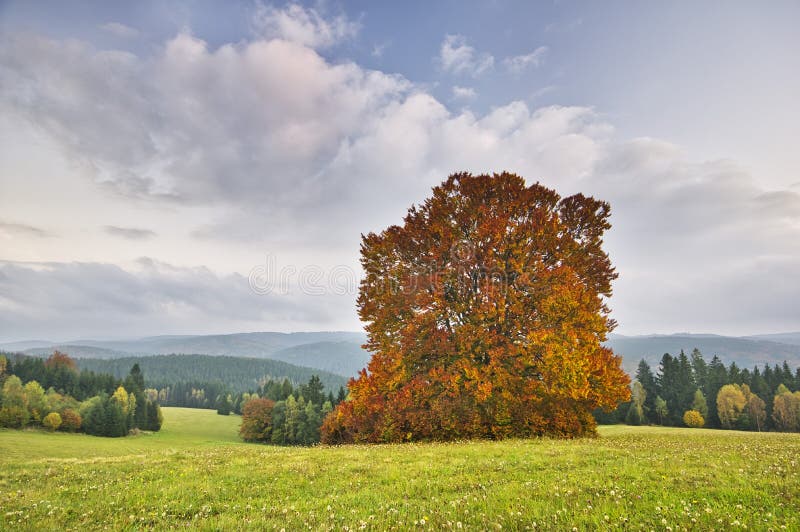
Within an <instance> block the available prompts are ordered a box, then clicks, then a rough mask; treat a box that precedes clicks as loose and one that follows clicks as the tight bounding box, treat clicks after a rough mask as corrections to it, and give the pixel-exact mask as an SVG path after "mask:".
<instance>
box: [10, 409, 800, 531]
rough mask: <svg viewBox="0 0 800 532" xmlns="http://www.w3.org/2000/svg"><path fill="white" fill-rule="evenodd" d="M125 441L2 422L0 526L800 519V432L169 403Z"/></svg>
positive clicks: (573, 524)
mask: <svg viewBox="0 0 800 532" xmlns="http://www.w3.org/2000/svg"><path fill="white" fill-rule="evenodd" d="M164 417H165V420H164V428H163V429H162V431H161V432H159V433H157V434H141V435H138V436H132V437H127V438H120V439H110V438H99V437H93V436H86V435H78V434H63V433H54V434H50V433H45V432H40V431H13V430H0V529H4V530H10V529H14V530H17V529H19V530H26V529H29V530H42V529H103V528H107V529H111V530H117V529H136V528H158V529H162V528H183V527H186V526H191V527H197V528H201V529H232V528H257V529H273V528H274V529H277V530H280V529H286V530H299V529H314V530H316V529H336V530H354V529H377V530H382V529H392V528H396V529H406V528H410V527H426V528H427V527H432V528H448V529H462V528H465V529H492V528H493V529H500V528H503V529H511V530H526V529H543V530H550V529H552V530H571V529H573V528H577V529H578V530H586V529H617V528H618V529H637V530H638V529H647V530H651V529H654V530H678V529H684V528H686V529H697V530H707V529H733V528H739V527H741V528H749V529H756V530H768V529H773V530H781V529H786V530H798V529H800V435H798V434H776V433H761V434H759V433H745V432H734V431H711V430H691V429H672V428H654V427H627V426H613V427H602V428H601V431H600V433H601V436H600V438H597V439H585V440H573V441H560V440H550V439H539V440H512V441H503V442H463V443H448V444H405V445H380V446H343V447H311V448H298V447H272V446H264V445H255V444H245V443H242V442H240V441H239V439H238V437H237V428H238V424H239V418H237V417H235V416H230V417H222V416H218V415H216V413H215V412H213V411H208V410H188V409H180V408H165V409H164Z"/></svg>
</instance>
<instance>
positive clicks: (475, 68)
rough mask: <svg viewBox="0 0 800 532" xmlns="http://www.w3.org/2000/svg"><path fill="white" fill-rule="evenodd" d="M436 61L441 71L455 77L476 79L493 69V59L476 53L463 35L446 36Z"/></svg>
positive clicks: (487, 55) (490, 56)
mask: <svg viewBox="0 0 800 532" xmlns="http://www.w3.org/2000/svg"><path fill="white" fill-rule="evenodd" d="M438 60H439V64H440V65H441V67H442V70H444V71H445V72H449V73H451V74H456V75H467V76H472V77H477V76H480V75H481V74H483V73H484V72H486V71H488V70H491V69H492V67H494V57H493V56H492V55H490V54H486V53H483V54H479V53H478V52H476V51H475V48H473V47H472V46H469V45H468V44H467V39H466V38H465V37H464V36H463V35H446V36H445V38H444V41H443V42H442V46H441V48H440V49H439V58H438Z"/></svg>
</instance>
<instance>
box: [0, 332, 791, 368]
mask: <svg viewBox="0 0 800 532" xmlns="http://www.w3.org/2000/svg"><path fill="white" fill-rule="evenodd" d="M365 340H366V337H365V335H364V334H363V333H359V332H299V333H277V332H254V333H238V334H222V335H201V336H152V337H146V338H139V339H131V340H115V341H98V340H77V341H73V342H68V343H61V344H56V343H53V342H49V341H44V340H41V341H30V342H15V343H13V344H0V350H6V351H24V352H25V353H27V354H35V355H38V356H46V355H48V354H50V353H52V352H53V350H54V349H59V350H60V351H64V352H66V353H69V354H70V355H71V356H73V357H75V358H93V359H116V358H124V359H127V358H130V357H134V356H152V355H168V354H183V353H186V354H189V353H191V354H202V355H214V356H229V357H246V358H249V359H254V358H255V359H269V360H276V361H282V362H286V363H289V364H293V365H296V366H304V367H307V368H314V369H316V370H321V371H327V372H330V373H332V374H336V375H339V376H341V377H352V376H354V375H356V374H357V372H358V371H359V370H360V369H361V368H363V367H365V366H366V364H367V362H368V361H369V353H368V352H366V351H364V350H363V349H362V348H361V345H362V344H363V343H364V342H365ZM607 345H608V346H609V347H611V348H612V349H614V351H615V352H616V353H617V354H620V355H622V357H623V366H624V368H625V369H626V371H628V372H633V371H635V370H636V365H637V364H638V363H639V360H641V359H642V358H644V359H646V360H647V361H648V362H649V363H650V364H651V366H653V367H654V368H655V367H657V366H658V362H659V360H660V359H661V356H662V355H663V354H664V353H671V354H677V353H679V352H680V351H681V349H682V350H684V351H685V352H686V353H687V354H688V353H690V352H691V351H692V349H694V348H697V349H699V350H700V351H701V352H702V353H703V354H704V355H705V357H706V359H708V360H710V359H711V357H712V356H714V355H718V356H719V357H720V358H721V359H722V360H723V361H724V362H725V363H726V364H730V363H731V362H733V361H735V362H736V363H737V364H738V365H739V366H740V367H748V368H750V367H753V366H754V365H755V364H758V365H763V364H776V363H777V364H780V363H782V362H783V361H784V360H787V361H789V362H790V363H791V364H795V365H796V364H797V363H798V362H799V361H800V332H796V333H783V334H767V335H755V336H749V337H732V336H719V335H712V334H671V335H648V336H622V335H616V334H612V335H611V337H610V338H609V340H608V342H607Z"/></svg>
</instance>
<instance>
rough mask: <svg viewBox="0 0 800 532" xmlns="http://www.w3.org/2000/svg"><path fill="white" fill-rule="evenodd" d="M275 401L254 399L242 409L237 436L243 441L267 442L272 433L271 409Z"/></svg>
mask: <svg viewBox="0 0 800 532" xmlns="http://www.w3.org/2000/svg"><path fill="white" fill-rule="evenodd" d="M274 407H275V401H272V400H270V399H266V398H260V397H256V398H255V399H250V400H249V401H247V402H246V403H245V404H244V407H243V408H242V425H241V426H240V427H239V435H240V436H241V437H242V439H243V440H244V441H269V440H270V434H271V432H272V426H271V422H272V409H273V408H274Z"/></svg>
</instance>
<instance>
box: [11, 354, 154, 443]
mask: <svg viewBox="0 0 800 532" xmlns="http://www.w3.org/2000/svg"><path fill="white" fill-rule="evenodd" d="M148 392H149V393H148ZM162 421H163V416H162V413H161V407H160V405H159V403H158V398H157V396H156V394H153V393H152V390H146V389H145V384H144V375H143V373H142V371H141V369H140V368H139V366H138V365H137V364H134V365H133V366H132V367H131V369H130V372H129V373H128V375H127V376H126V377H125V378H124V379H117V378H115V377H114V376H112V375H109V374H102V373H94V372H91V371H79V370H78V367H77V365H76V363H75V361H74V360H73V359H72V358H70V357H69V355H66V354H64V353H61V352H59V351H55V352H54V353H53V354H52V355H51V356H50V357H49V358H47V359H46V360H42V359H40V358H33V357H26V356H22V355H15V356H13V357H11V358H8V357H6V356H5V355H2V354H0V427H7V428H17V429H21V428H25V427H29V426H34V427H35V426H39V427H43V428H45V429H47V430H51V431H56V430H61V431H66V432H78V431H80V432H85V433H87V434H92V435H95V436H109V437H119V436H125V435H127V434H129V433H130V432H132V431H138V430H147V431H153V432H157V431H158V430H160V428H161V424H162Z"/></svg>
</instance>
